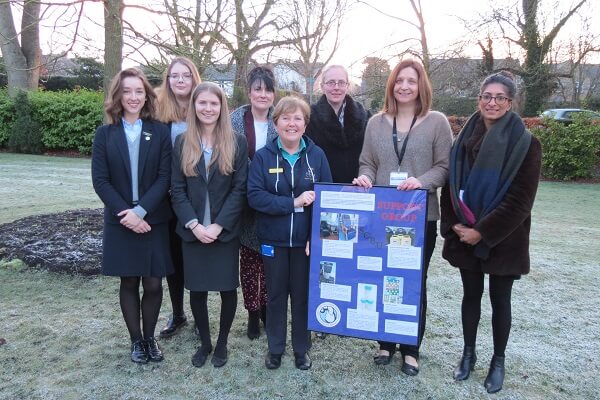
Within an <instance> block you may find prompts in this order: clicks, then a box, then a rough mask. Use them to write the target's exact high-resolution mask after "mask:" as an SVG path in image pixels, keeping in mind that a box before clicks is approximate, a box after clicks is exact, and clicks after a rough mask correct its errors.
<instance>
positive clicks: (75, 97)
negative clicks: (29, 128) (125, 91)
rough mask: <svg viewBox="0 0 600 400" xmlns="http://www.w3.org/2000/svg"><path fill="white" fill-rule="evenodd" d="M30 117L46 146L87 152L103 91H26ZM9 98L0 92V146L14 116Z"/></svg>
mask: <svg viewBox="0 0 600 400" xmlns="http://www.w3.org/2000/svg"><path fill="white" fill-rule="evenodd" d="M29 100H30V102H31V107H32V114H33V119H34V120H35V121H36V122H37V123H38V124H39V126H40V129H41V131H42V143H43V145H44V147H45V148H46V149H47V150H77V151H79V152H81V153H83V154H90V153H91V151H92V141H93V139H94V132H95V130H96V128H97V127H98V126H100V125H101V124H102V117H103V104H102V103H103V94H102V93H101V92H97V91H91V90H86V89H82V90H77V91H72V92H67V91H63V92H45V91H40V92H30V93H29ZM17 112H18V110H15V107H14V103H13V100H12V99H10V98H8V96H6V92H3V93H0V146H6V144H7V141H8V137H9V134H10V130H11V128H12V126H13V124H14V122H15V120H16V115H17Z"/></svg>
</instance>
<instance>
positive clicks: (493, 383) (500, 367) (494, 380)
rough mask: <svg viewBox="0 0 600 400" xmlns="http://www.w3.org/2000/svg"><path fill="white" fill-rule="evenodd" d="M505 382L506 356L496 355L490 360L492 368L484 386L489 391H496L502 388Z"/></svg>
mask: <svg viewBox="0 0 600 400" xmlns="http://www.w3.org/2000/svg"><path fill="white" fill-rule="evenodd" d="M503 383H504V357H500V356H496V355H494V356H493V357H492V361H491V362H490V370H489V371H488V374H487V377H486V378H485V382H484V383H483V386H485V390H487V392H488V393H496V392H499V391H500V389H502V384H503Z"/></svg>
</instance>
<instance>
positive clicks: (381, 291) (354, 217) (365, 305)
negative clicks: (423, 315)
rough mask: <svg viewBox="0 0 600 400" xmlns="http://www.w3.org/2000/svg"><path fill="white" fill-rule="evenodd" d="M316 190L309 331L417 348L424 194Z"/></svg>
mask: <svg viewBox="0 0 600 400" xmlns="http://www.w3.org/2000/svg"><path fill="white" fill-rule="evenodd" d="M314 190H315V192H316V200H315V203H314V205H313V215H312V231H311V246H310V247H311V253H310V275H309V294H308V329H309V330H313V331H318V332H326V333H332V334H336V335H344V336H354V337H359V338H364V339H372V340H382V341H387V342H394V343H403V344H411V345H416V344H417V340H418V326H419V316H420V311H421V288H422V281H423V276H422V266H423V249H424V245H425V227H426V223H427V191H426V190H412V191H399V190H396V188H395V187H383V186H375V187H373V188H371V189H364V188H361V187H358V186H344V185H336V184H321V183H317V184H315V189H314Z"/></svg>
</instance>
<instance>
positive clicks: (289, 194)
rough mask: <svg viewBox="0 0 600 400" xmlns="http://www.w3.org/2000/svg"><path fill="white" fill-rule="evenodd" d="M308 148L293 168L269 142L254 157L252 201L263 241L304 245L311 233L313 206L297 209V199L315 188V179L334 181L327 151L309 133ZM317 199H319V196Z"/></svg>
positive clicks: (250, 186)
mask: <svg viewBox="0 0 600 400" xmlns="http://www.w3.org/2000/svg"><path fill="white" fill-rule="evenodd" d="M303 138H304V141H305V143H306V148H305V149H304V150H302V153H301V156H300V159H299V160H298V161H296V163H295V164H294V166H293V167H292V166H291V165H290V164H289V163H288V162H287V161H286V160H284V158H283V156H282V154H281V150H279V148H278V147H277V138H275V139H273V140H271V141H269V142H268V143H267V145H266V146H265V147H263V148H262V149H260V150H259V151H258V152H257V153H256V154H255V155H254V158H253V159H252V163H251V164H250V171H249V173H248V203H249V204H250V207H252V208H253V209H255V210H256V211H257V213H256V235H257V236H258V240H259V241H260V243H261V244H268V245H271V246H278V247H304V246H306V242H307V240H308V239H309V236H310V223H311V214H312V213H311V211H312V206H309V207H304V209H303V212H295V211H294V198H295V197H298V196H299V195H300V194H302V193H303V192H305V191H307V190H313V186H314V183H315V182H328V183H329V182H331V181H332V178H331V170H330V169H329V164H328V162H327V158H326V157H325V153H324V152H323V150H321V148H320V147H319V146H317V145H316V144H315V143H314V142H313V141H312V140H311V139H309V138H308V137H307V136H303ZM315 201H318V199H316V200H315Z"/></svg>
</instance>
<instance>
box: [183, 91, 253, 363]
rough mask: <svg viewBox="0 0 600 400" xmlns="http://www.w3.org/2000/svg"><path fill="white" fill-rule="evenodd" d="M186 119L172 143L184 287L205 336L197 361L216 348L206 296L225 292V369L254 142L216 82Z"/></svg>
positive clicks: (217, 356) (220, 347)
mask: <svg viewBox="0 0 600 400" xmlns="http://www.w3.org/2000/svg"><path fill="white" fill-rule="evenodd" d="M187 125H188V129H187V130H186V131H185V132H184V133H183V134H182V135H180V136H179V137H178V138H177V139H176V141H175V146H174V148H173V164H172V177H171V196H172V203H173V209H174V210H175V213H176V214H177V219H178V223H177V228H176V230H177V233H178V234H179V236H180V237H181V239H182V241H183V245H182V250H183V268H184V276H185V287H186V288H187V289H188V290H190V304H191V308H192V314H193V315H194V319H195V321H196V327H197V329H198V331H199V336H200V341H201V346H200V347H199V348H198V350H197V351H196V353H195V354H194V356H193V357H192V364H193V365H194V366H195V367H202V366H203V365H204V363H205V362H206V360H207V358H208V355H209V354H210V353H211V351H212V350H213V347H212V342H211V337H210V327H209V320H208V308H207V296H208V291H219V292H220V294H221V316H220V328H219V337H218V339H217V344H216V347H215V349H214V350H215V351H214V354H213V356H212V359H211V362H212V364H213V365H214V366H215V367H222V366H224V365H225V364H226V363H227V359H228V352H227V339H228V336H229V331H230V329H231V324H232V323H233V318H234V317H235V311H236V307H237V287H238V286H239V256H238V255H239V249H240V241H239V234H240V228H241V214H242V210H243V207H244V204H245V201H246V199H245V196H246V178H247V172H248V149H247V142H246V138H245V137H244V136H241V135H236V134H235V133H234V132H233V129H232V128H231V122H230V120H229V111H228V108H227V98H226V96H225V93H224V92H223V90H222V89H221V88H220V87H219V86H218V85H216V84H214V83H211V82H203V83H201V84H199V85H198V86H197V87H196V88H195V89H194V91H193V92H192V98H191V101H190V108H189V110H188V115H187Z"/></svg>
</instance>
